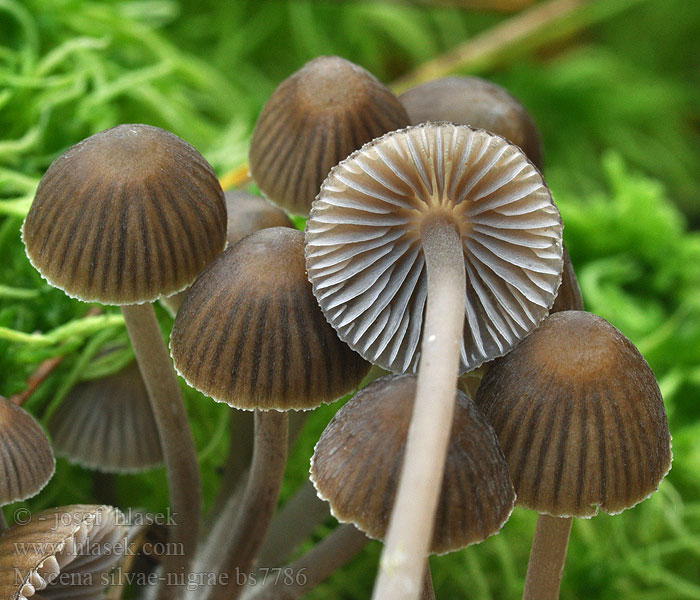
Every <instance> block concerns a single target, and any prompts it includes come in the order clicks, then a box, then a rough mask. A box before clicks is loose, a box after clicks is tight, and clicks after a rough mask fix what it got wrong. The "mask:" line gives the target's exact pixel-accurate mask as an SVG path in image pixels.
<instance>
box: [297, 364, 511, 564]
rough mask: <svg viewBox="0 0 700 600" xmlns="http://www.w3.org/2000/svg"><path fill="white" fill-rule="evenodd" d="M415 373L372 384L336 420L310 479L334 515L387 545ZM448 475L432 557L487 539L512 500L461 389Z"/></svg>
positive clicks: (486, 432) (486, 430)
mask: <svg viewBox="0 0 700 600" xmlns="http://www.w3.org/2000/svg"><path fill="white" fill-rule="evenodd" d="M415 391H416V377H415V375H391V376H387V377H382V378H381V379H377V380H376V381H373V382H372V383H371V384H369V385H368V386H367V387H365V388H363V389H362V390H360V391H359V392H358V393H357V394H355V396H353V397H352V398H351V399H350V400H349V401H348V402H347V403H346V404H345V405H344V406H343V407H342V408H341V409H340V410H339V411H338V412H337V413H336V414H335V416H334V417H333V419H331V421H330V423H329V424H328V426H327V427H326V429H325V430H324V431H323V433H322V434H321V437H320V439H319V441H318V443H317V444H316V448H315V449H314V455H313V457H312V459H311V480H312V481H313V483H314V485H315V486H316V490H317V491H318V494H319V496H320V497H321V498H323V499H325V500H327V501H328V502H329V503H330V507H331V513H332V514H333V516H334V517H335V518H336V519H338V520H339V521H340V522H341V523H353V524H354V525H355V526H356V527H358V528H359V529H360V530H362V531H364V532H365V533H366V534H367V535H368V536H369V537H371V538H375V539H379V540H383V539H384V538H385V536H386V531H387V527H388V524H389V516H390V514H391V507H392V506H393V503H394V498H395V496H396V489H397V487H398V476H399V473H400V470H401V463H402V461H403V456H404V452H405V447H406V437H407V434H408V427H409V424H410V421H411V411H412V409H413V397H414V395H415ZM454 411H455V415H454V419H453V421H452V429H451V432H450V440H449V448H448V451H447V460H446V461H445V473H444V477H443V479H442V484H441V490H440V500H439V502H438V510H437V516H436V524H435V529H434V530H433V534H432V541H431V543H430V552H431V553H435V554H444V553H447V552H453V551H455V550H459V549H461V548H464V547H466V546H468V545H470V544H476V543H479V542H482V541H483V540H485V539H486V538H487V537H489V536H490V535H493V534H494V533H497V532H498V531H499V530H500V529H501V527H502V526H503V524H504V523H505V522H506V521H507V520H508V517H509V516H510V513H511V511H512V510H513V505H514V502H515V494H514V492H513V485H512V484H511V482H510V477H509V475H508V466H507V465H506V461H505V458H504V457H503V453H502V452H501V449H500V448H499V447H498V441H497V440H496V434H495V433H494V431H493V428H492V427H491V425H490V424H489V423H488V421H487V420H486V419H485V417H484V416H483V415H482V414H481V412H480V411H479V410H478V409H477V408H476V406H475V405H474V403H473V402H472V401H471V400H470V399H469V398H468V397H467V396H466V395H465V394H463V393H462V392H459V391H458V392H457V393H456V395H455V404H454Z"/></svg>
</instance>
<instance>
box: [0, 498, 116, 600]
mask: <svg viewBox="0 0 700 600" xmlns="http://www.w3.org/2000/svg"><path fill="white" fill-rule="evenodd" d="M127 531H128V527H127V525H126V519H125V517H124V515H123V514H121V512H119V510H117V509H116V508H112V507H109V506H90V505H73V506H64V507H60V508H53V509H50V510H45V511H43V512H40V513H37V514H35V515H32V516H31V519H30V520H29V521H28V522H26V523H23V524H17V525H14V526H13V527H11V528H10V529H9V530H8V531H6V532H5V533H4V534H3V535H2V537H0V598H7V599H8V600H21V599H23V598H31V597H32V596H35V594H37V592H39V593H40V594H41V598H44V599H46V600H54V599H56V600H58V599H59V598H81V599H85V600H97V599H98V598H104V592H105V589H106V587H107V584H108V582H109V577H108V575H109V573H110V571H111V570H112V569H113V568H114V566H115V565H116V563H117V562H118V561H119V560H120V559H121V557H122V556H123V555H124V554H125V553H126V551H127V547H128V544H127Z"/></svg>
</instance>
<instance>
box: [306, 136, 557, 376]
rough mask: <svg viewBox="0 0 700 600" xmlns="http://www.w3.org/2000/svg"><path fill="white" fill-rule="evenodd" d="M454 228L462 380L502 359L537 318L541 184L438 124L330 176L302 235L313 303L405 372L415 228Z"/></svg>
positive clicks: (551, 240)
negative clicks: (460, 285) (461, 268)
mask: <svg viewBox="0 0 700 600" xmlns="http://www.w3.org/2000/svg"><path fill="white" fill-rule="evenodd" d="M435 217H439V218H443V219H447V220H449V221H451V222H453V223H454V226H455V229H456V230H457V231H458V233H459V234H460V235H461V237H462V240H463V246H464V261H465V268H466V275H467V285H466V289H465V300H464V306H465V326H464V339H463V342H462V347H461V367H460V369H461V371H462V372H464V371H470V370H472V369H475V368H476V367H478V366H479V365H481V364H482V363H483V362H485V361H488V360H491V359H493V358H495V357H497V356H502V355H503V354H505V353H506V352H508V351H509V350H511V349H512V348H513V346H515V344H517V342H518V341H519V340H520V339H522V338H523V337H524V336H525V335H527V334H528V333H529V332H530V331H532V330H533V329H534V328H535V327H536V326H537V325H538V323H539V322H540V321H541V320H542V319H543V318H544V317H545V316H546V314H547V312H548V311H549V309H550V307H551V306H552V303H553V302H554V297H555V295H556V291H557V288H558V287H559V283H560V280H561V270H562V242H561V234H562V224H561V218H560V216H559V212H558V211H557V209H556V207H555V206H554V204H553V202H552V197H551V194H550V192H549V190H548V189H547V186H546V185H545V184H544V181H543V180H542V176H541V175H540V174H539V172H538V171H537V169H535V167H534V166H533V165H532V163H530V161H528V160H527V158H526V157H525V155H524V154H523V153H522V151H521V150H520V149H519V148H518V147H517V146H514V145H512V144H510V143H508V142H507V141H506V140H504V139H503V138H501V137H498V136H495V135H493V134H490V133H488V132H486V131H482V130H473V129H470V128H469V127H465V126H456V125H452V124H449V123H428V124H424V125H419V126H416V127H410V128H408V129H405V130H402V131H396V132H392V133H389V134H387V135H385V136H383V137H382V138H379V139H378V140H374V141H373V142H371V143H370V144H367V145H366V146H365V147H363V148H362V149H361V150H359V151H357V152H355V153H354V154H352V155H351V156H350V157H349V158H348V159H346V160H345V161H343V162H342V163H341V164H339V165H338V166H337V167H335V168H334V169H333V170H332V171H331V173H330V175H329V176H328V178H327V179H326V181H324V183H323V186H322V188H321V192H320V194H319V196H318V198H317V199H316V201H315V202H314V205H313V208H312V211H311V216H310V218H309V220H308V221H307V225H306V264H307V269H308V273H309V279H310V280H311V283H312V285H313V291H314V294H315V295H316V298H317V299H318V302H319V304H320V306H321V308H322V310H323V312H324V314H325V315H326V318H327V319H328V321H329V322H330V323H331V325H333V327H335V329H336V330H337V331H338V334H339V335H340V337H341V339H343V340H345V341H346V342H347V343H348V344H349V345H350V347H351V348H353V349H354V350H356V351H357V352H359V353H360V354H361V355H362V356H364V357H365V358H366V359H367V360H369V361H371V362H373V363H376V364H378V365H379V366H380V367H382V368H384V369H387V370H390V371H394V372H404V371H412V372H415V370H416V368H417V366H418V361H419V358H420V356H419V354H420V353H419V348H420V338H421V331H422V326H423V310H424V306H425V301H426V295H427V274H426V271H425V258H424V255H423V248H422V238H421V236H422V232H421V228H422V226H423V224H424V223H426V222H428V220H429V219H432V218H435Z"/></svg>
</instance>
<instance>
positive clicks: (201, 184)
mask: <svg viewBox="0 0 700 600" xmlns="http://www.w3.org/2000/svg"><path fill="white" fill-rule="evenodd" d="M225 211H226V208H225V205H224V197H223V192H222V190H221V186H220V185H219V182H218V180H217V179H216V176H215V175H214V172H213V171H212V169H211V167H210V166H209V164H208V163H207V162H206V161H205V160H204V158H202V156H201V155H200V154H199V152H197V151H196V150H195V149H194V148H193V147H192V146H190V145H189V144H188V143H187V142H185V141H183V140H181V139H180V138H178V137H176V136H174V135H173V134H171V133H169V132H167V131H164V130H162V129H158V128H157V127H150V126H148V125H119V126H117V127H114V128H112V129H108V130H106V131H102V132H100V133H97V134H95V135H93V136H91V137H89V138H87V139H85V140H83V141H82V142H80V143H78V144H76V145H75V146H73V147H72V148H69V149H68V150H67V151H66V152H64V153H63V154H62V155H61V156H59V157H58V158H57V159H56V160H55V161H54V162H53V163H52V164H51V166H50V167H49V169H48V171H46V173H45V174H44V176H43V177H42V179H41V182H40V184H39V188H38V190H37V193H36V197H35V198H34V202H33V203H32V206H31V208H30V209H29V213H28V214H27V218H26V220H25V221H24V225H23V226H22V237H23V239H24V243H25V246H26V252H27V256H28V257H29V260H30V262H31V263H32V265H34V267H35V268H36V269H37V270H38V271H39V272H40V273H41V274H42V277H44V278H45V279H46V280H47V281H48V282H49V283H50V284H51V285H53V286H55V287H58V288H60V289H62V290H63V291H64V292H66V294H68V295H69V296H73V297H76V298H79V299H81V300H86V301H97V302H101V303H103V304H136V303H143V302H150V301H153V300H156V299H157V298H158V297H159V296H169V295H171V294H174V293H175V292H177V291H179V290H181V289H183V288H184V287H186V286H187V285H189V284H190V283H191V282H192V280H193V279H194V278H195V277H196V276H197V274H198V273H199V272H200V271H201V270H202V268H203V267H204V265H205V264H207V263H208V262H209V261H210V260H211V259H212V258H213V257H214V256H215V255H216V254H218V253H219V252H220V251H221V250H223V248H224V246H225V243H226V212H225Z"/></svg>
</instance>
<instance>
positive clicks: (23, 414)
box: [0, 397, 56, 506]
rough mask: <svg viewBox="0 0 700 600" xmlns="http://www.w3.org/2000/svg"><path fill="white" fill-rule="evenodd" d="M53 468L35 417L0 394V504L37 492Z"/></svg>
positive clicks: (49, 452)
mask: <svg viewBox="0 0 700 600" xmlns="http://www.w3.org/2000/svg"><path fill="white" fill-rule="evenodd" d="M55 468H56V461H55V459H54V456H53V450H51V444H50V443H49V440H48V439H47V437H46V434H45V433H44V431H43V429H42V428H41V426H40V425H39V423H37V422H36V419H34V417H32V415H30V414H29V413H28V412H27V411H26V410H24V409H23V408H21V407H19V406H17V405H16V404H15V403H14V402H12V401H10V400H7V399H6V398H2V397H0V506H2V505H5V504H10V503H12V502H16V501H18V500H25V499H26V498H30V497H32V496H34V495H35V494H38V493H39V492H40V491H41V490H42V489H43V487H44V486H45V485H46V484H47V483H48V482H49V480H50V479H51V477H52V476H53V474H54V470H55Z"/></svg>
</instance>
